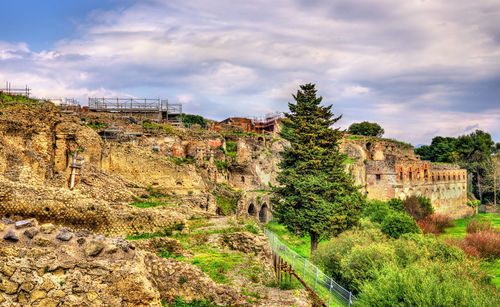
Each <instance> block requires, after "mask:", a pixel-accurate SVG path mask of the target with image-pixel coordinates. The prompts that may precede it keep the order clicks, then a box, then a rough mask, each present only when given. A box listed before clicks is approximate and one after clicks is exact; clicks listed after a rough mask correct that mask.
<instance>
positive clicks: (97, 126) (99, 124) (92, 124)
mask: <svg viewBox="0 0 500 307" xmlns="http://www.w3.org/2000/svg"><path fill="white" fill-rule="evenodd" d="M83 126H85V127H89V128H92V129H94V130H101V129H102V128H105V127H106V126H107V124H106V123H103V122H100V121H97V120H93V121H90V122H88V123H87V122H85V123H83Z"/></svg>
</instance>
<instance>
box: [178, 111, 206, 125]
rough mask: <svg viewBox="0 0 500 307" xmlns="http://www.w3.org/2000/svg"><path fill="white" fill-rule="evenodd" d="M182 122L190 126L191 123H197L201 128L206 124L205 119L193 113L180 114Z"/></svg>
mask: <svg viewBox="0 0 500 307" xmlns="http://www.w3.org/2000/svg"><path fill="white" fill-rule="evenodd" d="M182 123H183V124H184V126H186V127H191V125H194V124H198V125H200V127H201V128H205V127H206V125H207V120H206V119H204V118H203V116H200V115H194V114H183V115H182Z"/></svg>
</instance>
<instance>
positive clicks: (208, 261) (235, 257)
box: [191, 247, 243, 283]
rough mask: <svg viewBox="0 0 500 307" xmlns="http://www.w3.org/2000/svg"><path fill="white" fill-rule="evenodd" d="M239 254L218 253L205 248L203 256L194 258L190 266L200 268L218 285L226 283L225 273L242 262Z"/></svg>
mask: <svg viewBox="0 0 500 307" xmlns="http://www.w3.org/2000/svg"><path fill="white" fill-rule="evenodd" d="M242 258H243V255H242V254H241V253H226V252H223V253H220V252H218V251H217V250H215V249H214V248H209V247H207V248H205V252H204V253H203V254H198V255H197V256H195V257H194V259H193V261H192V262H191V263H192V264H194V265H196V266H198V267H200V269H201V270H202V271H203V272H205V273H207V274H208V275H209V276H210V278H212V279H213V280H215V281H216V282H219V283H228V282H229V281H230V280H229V279H228V277H227V273H228V272H230V271H231V270H232V269H233V268H234V267H236V265H237V264H238V263H239V262H240V261H241V260H242Z"/></svg>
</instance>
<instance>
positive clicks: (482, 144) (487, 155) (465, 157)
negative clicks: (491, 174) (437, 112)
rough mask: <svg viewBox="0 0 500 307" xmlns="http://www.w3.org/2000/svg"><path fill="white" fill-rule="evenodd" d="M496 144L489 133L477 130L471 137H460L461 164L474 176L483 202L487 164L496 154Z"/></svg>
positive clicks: (458, 143) (475, 188)
mask: <svg viewBox="0 0 500 307" xmlns="http://www.w3.org/2000/svg"><path fill="white" fill-rule="evenodd" d="M494 145H495V143H494V142H493V141H492V140H491V135H490V134H489V133H487V132H484V131H481V130H476V131H475V132H473V133H471V134H469V135H462V136H459V137H458V141H457V152H458V155H459V156H460V161H459V163H460V164H461V165H462V166H463V167H465V168H467V170H468V171H469V172H471V173H473V174H474V183H475V186H474V190H475V192H476V195H478V196H479V199H480V201H481V203H482V202H483V188H482V186H481V180H482V177H483V176H484V175H485V173H486V169H485V162H486V163H490V162H491V155H492V154H493V153H494V152H495V147H494Z"/></svg>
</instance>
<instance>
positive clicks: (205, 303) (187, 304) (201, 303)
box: [162, 297, 217, 307]
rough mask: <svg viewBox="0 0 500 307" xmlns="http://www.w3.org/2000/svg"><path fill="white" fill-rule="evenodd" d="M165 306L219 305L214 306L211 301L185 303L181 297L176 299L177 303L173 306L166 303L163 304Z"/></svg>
mask: <svg viewBox="0 0 500 307" xmlns="http://www.w3.org/2000/svg"><path fill="white" fill-rule="evenodd" d="M162 305H163V306H170V307H214V306H217V305H214V304H212V303H211V302H210V301H207V300H192V301H191V302H185V301H184V300H183V299H182V298H181V297H176V298H175V302H174V303H173V304H168V305H167V303H165V302H162Z"/></svg>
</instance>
